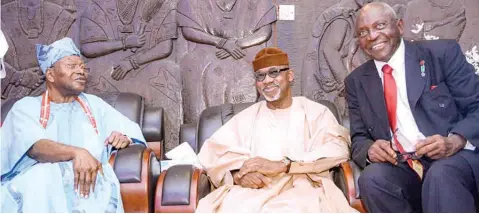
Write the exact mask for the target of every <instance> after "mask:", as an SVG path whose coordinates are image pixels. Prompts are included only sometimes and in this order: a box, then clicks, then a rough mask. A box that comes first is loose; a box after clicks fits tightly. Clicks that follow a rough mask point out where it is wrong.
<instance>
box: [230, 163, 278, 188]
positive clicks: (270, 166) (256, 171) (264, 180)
mask: <svg viewBox="0 0 479 214" xmlns="http://www.w3.org/2000/svg"><path fill="white" fill-rule="evenodd" d="M286 170H287V166H286V164H284V163H283V162H281V161H270V160H267V159H265V158H261V157H254V158H251V159H249V160H247V161H245V163H244V164H243V166H242V167H241V169H240V170H239V172H237V173H236V174H235V175H234V181H235V183H236V184H239V185H241V186H242V187H247V188H253V189H258V188H262V187H264V186H267V185H269V184H270V183H271V179H270V178H269V177H272V176H276V175H278V174H279V173H282V172H286Z"/></svg>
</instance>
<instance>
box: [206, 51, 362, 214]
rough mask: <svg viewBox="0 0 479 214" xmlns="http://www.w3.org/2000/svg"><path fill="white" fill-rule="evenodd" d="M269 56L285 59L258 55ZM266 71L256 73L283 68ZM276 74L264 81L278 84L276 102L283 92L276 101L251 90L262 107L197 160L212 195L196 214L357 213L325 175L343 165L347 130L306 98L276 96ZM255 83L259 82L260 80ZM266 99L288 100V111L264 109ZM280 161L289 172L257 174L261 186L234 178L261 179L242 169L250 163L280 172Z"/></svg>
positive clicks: (225, 130) (234, 123)
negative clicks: (272, 165) (286, 164)
mask: <svg viewBox="0 0 479 214" xmlns="http://www.w3.org/2000/svg"><path fill="white" fill-rule="evenodd" d="M271 49H274V50H271ZM262 52H263V51H262ZM262 52H260V53H258V55H260V54H261V53H262ZM268 52H272V53H270V54H271V55H272V57H269V58H270V59H277V58H278V55H281V54H283V55H285V53H284V52H282V51H281V50H279V49H276V48H266V53H263V54H266V55H268ZM258 55H257V59H258ZM259 58H260V59H261V56H260V57H259ZM286 59H287V58H286ZM269 61H270V62H268V63H271V60H269ZM279 61H280V62H281V60H279ZM273 62H275V61H274V60H273ZM268 63H266V66H260V69H261V68H264V67H266V68H270V67H271V66H273V65H278V66H285V65H287V64H281V63H278V62H276V63H277V64H273V65H270V64H268ZM257 70H258V69H256V66H255V71H257ZM278 72H280V71H278ZM287 72H291V71H287ZM280 73H281V72H280ZM283 74H285V73H283ZM283 74H279V75H277V76H276V77H275V78H272V76H274V74H271V71H270V72H269V74H268V75H269V77H266V78H267V79H269V80H271V79H274V80H271V82H273V81H277V82H276V83H277V84H276V85H278V89H277V90H279V91H280V92H279V94H281V95H284V94H283V92H284V91H286V93H285V95H284V96H283V97H281V95H277V96H268V95H269V94H268V91H272V90H276V89H271V90H269V89H268V90H261V88H262V87H261V86H260V85H258V84H259V83H257V87H258V90H260V92H262V93H263V92H264V93H263V95H265V98H266V99H267V101H261V102H258V103H256V104H254V105H252V106H251V107H249V108H247V109H245V110H243V111H242V112H240V113H239V114H237V115H236V116H234V117H233V118H232V119H231V120H230V121H228V122H227V123H226V124H225V125H224V126H222V127H221V128H220V129H219V130H218V131H217V132H216V133H214V134H213V135H212V136H211V138H209V139H208V140H207V141H205V143H204V145H203V147H202V149H201V151H200V153H199V159H200V162H201V164H202V165H203V166H204V168H205V169H206V172H207V174H208V176H209V178H210V180H211V182H212V184H213V185H214V186H215V187H216V188H217V189H216V190H215V191H213V192H212V193H210V194H209V195H207V196H206V197H205V198H203V199H202V200H200V202H199V205H198V208H197V212H356V210H354V209H353V208H351V207H350V206H349V204H348V202H347V201H346V198H345V197H344V195H343V193H342V192H341V190H339V188H338V187H336V186H335V184H334V183H333V181H332V180H331V178H330V173H329V169H331V168H333V167H335V166H338V165H339V164H340V163H342V162H345V161H347V160H348V158H349V155H350V154H349V143H350V142H349V132H348V130H347V129H345V128H344V127H342V126H341V125H339V124H338V122H337V120H336V118H335V117H334V116H333V114H332V113H331V111H329V109H328V108H327V107H325V106H323V105H321V104H319V103H316V102H313V101H310V100H308V99H307V98H305V97H294V98H293V97H291V93H290V87H289V86H287V87H286V88H284V90H283V88H281V85H282V82H281V81H286V78H287V77H289V76H281V75H283ZM286 75H290V74H286ZM285 77H286V78H285ZM256 79H257V82H260V81H259V80H261V77H256ZM290 79H291V80H292V78H290ZM263 80H264V79H263ZM263 82H264V81H263ZM264 84H265V85H266V84H267V83H264ZM280 88H281V90H280ZM278 97H279V98H278ZM270 98H277V100H280V101H281V100H282V99H283V100H287V99H290V105H286V106H285V107H284V108H282V107H278V105H277V108H275V109H272V108H271V105H270V104H272V103H273V104H274V101H275V100H274V99H270ZM268 100H273V101H268ZM277 100H276V101H277ZM285 102H287V101H285ZM283 103H284V102H283ZM285 157H287V158H289V159H291V160H293V162H292V163H291V164H290V165H289V172H280V173H269V174H270V175H268V173H263V174H262V175H264V177H261V178H260V179H261V181H262V183H263V184H264V185H262V184H259V185H255V184H253V185H252V186H251V185H250V186H248V185H243V184H244V182H238V180H237V179H235V178H234V177H235V176H238V174H242V176H243V178H246V175H247V174H248V173H258V172H259V173H262V172H264V171H265V170H261V169H260V167H261V166H260V167H259V168H254V167H253V168H251V167H249V166H250V164H251V163H252V162H254V159H258V158H260V159H263V160H264V159H266V162H268V163H275V164H276V165H278V166H279V165H280V164H281V163H282V162H281V160H282V159H284V158H285ZM266 162H265V163H266ZM266 165H268V164H265V166H266ZM248 167H249V168H248ZM237 170H239V172H238V171H237ZM266 171H267V170H266ZM238 183H240V184H239V185H235V184H238ZM257 183H258V182H257Z"/></svg>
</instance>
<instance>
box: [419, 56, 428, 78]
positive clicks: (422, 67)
mask: <svg viewBox="0 0 479 214" xmlns="http://www.w3.org/2000/svg"><path fill="white" fill-rule="evenodd" d="M424 64H425V63H424V60H421V61H420V62H419V65H421V76H422V77H425V76H426V66H425V65H424Z"/></svg>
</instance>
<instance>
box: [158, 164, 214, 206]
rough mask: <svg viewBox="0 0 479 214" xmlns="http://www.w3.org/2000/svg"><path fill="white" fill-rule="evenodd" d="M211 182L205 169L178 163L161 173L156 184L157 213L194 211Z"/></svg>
mask: <svg viewBox="0 0 479 214" xmlns="http://www.w3.org/2000/svg"><path fill="white" fill-rule="evenodd" d="M210 191H211V189H210V183H209V181H208V179H207V176H206V174H205V173H204V172H203V170H201V169H198V168H196V167H193V166H191V165H176V166H172V167H170V168H169V169H168V170H165V171H163V172H162V173H161V174H160V178H159V179H158V183H157V185H156V193H155V209H154V211H155V213H194V212H195V210H196V207H197V206H198V201H199V200H200V199H201V198H203V197H204V196H206V195H207V194H208V193H209V192H210Z"/></svg>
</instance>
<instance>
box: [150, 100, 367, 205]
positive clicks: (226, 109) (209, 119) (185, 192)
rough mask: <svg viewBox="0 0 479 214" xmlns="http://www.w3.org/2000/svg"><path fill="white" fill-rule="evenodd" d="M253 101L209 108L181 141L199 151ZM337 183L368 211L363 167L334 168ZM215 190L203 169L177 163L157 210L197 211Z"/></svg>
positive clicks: (183, 131) (161, 183) (167, 174)
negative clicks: (362, 194)
mask: <svg viewBox="0 0 479 214" xmlns="http://www.w3.org/2000/svg"><path fill="white" fill-rule="evenodd" d="M320 103H321V104H323V105H325V106H327V107H328V108H329V109H330V110H331V111H332V112H333V114H334V116H335V117H336V119H338V121H341V117H340V115H339V112H338V110H337V108H336V106H335V105H334V104H333V103H331V102H329V101H320ZM251 104H253V103H243V104H234V105H233V104H223V105H220V106H214V107H210V108H207V109H205V110H204V111H203V112H202V113H201V115H200V118H199V121H198V123H197V124H184V125H182V126H181V127H180V136H179V138H180V143H182V142H188V143H189V144H190V145H191V147H192V148H193V149H194V150H195V152H197V153H198V152H199V151H200V148H201V146H202V144H203V142H205V140H206V139H208V138H209V137H210V136H211V135H212V134H213V133H214V132H215V131H216V130H217V129H218V128H220V127H221V126H222V125H223V124H224V123H226V122H227V121H228V120H230V119H231V118H232V117H233V116H234V115H235V114H237V113H238V112H240V111H242V110H243V109H245V108H247V107H249V106H250V105H251ZM332 172H333V179H334V182H335V183H336V185H337V186H338V187H339V188H340V189H341V190H342V191H343V193H344V195H345V196H346V198H347V200H348V201H349V203H350V205H351V206H352V207H354V208H356V209H358V210H359V211H361V212H365V209H364V207H363V205H362V202H361V200H360V198H359V192H358V188H356V187H357V185H358V183H357V182H358V178H359V173H360V169H359V167H358V166H357V165H356V164H355V163H354V162H353V161H348V162H345V163H342V164H341V165H340V166H338V167H336V168H334V169H332ZM210 191H211V185H210V183H209V181H208V178H207V176H206V174H205V173H204V172H203V170H202V169H198V168H195V167H193V166H191V165H176V166H172V167H170V168H169V169H168V170H165V171H163V172H162V173H161V175H160V178H159V179H158V183H157V188H156V195H155V212H194V211H195V210H196V206H197V204H198V201H199V200H200V199H201V198H203V197H205V196H206V195H207V194H208V193H210Z"/></svg>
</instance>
